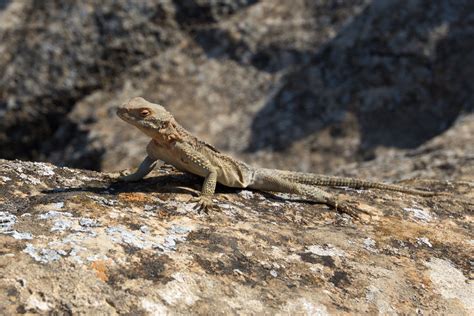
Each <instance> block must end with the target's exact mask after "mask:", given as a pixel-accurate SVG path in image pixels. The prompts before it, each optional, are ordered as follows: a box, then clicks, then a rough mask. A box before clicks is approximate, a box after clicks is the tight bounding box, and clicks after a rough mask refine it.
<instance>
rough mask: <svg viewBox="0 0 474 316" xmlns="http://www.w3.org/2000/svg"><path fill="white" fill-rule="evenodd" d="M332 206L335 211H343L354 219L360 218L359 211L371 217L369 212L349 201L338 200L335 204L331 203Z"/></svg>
mask: <svg viewBox="0 0 474 316" xmlns="http://www.w3.org/2000/svg"><path fill="white" fill-rule="evenodd" d="M333 207H334V208H335V209H336V211H337V212H340V213H345V214H347V215H349V216H350V217H352V218H355V219H360V214H361V213H362V214H365V215H368V216H370V217H372V215H371V214H370V213H369V212H367V211H366V210H363V209H361V208H359V207H357V206H354V205H353V203H350V202H338V203H336V204H335V205H333Z"/></svg>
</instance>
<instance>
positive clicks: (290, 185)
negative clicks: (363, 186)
mask: <svg viewBox="0 0 474 316" xmlns="http://www.w3.org/2000/svg"><path fill="white" fill-rule="evenodd" d="M249 187H250V188H252V189H257V190H261V191H273V192H282V193H293V194H298V195H302V196H305V197H307V198H309V199H311V201H313V202H316V203H322V204H326V205H329V206H331V207H333V208H335V209H336V210H337V211H340V212H343V213H346V214H348V215H350V216H352V217H355V218H359V215H358V212H363V213H365V214H368V213H367V212H366V211H363V210H359V209H356V208H354V207H352V206H351V205H350V204H348V203H347V202H344V201H339V200H338V199H337V198H336V197H335V196H333V195H331V194H329V193H328V192H326V191H323V190H321V189H319V188H317V187H314V186H311V185H306V184H301V183H296V182H292V181H288V180H286V179H284V178H283V177H280V176H278V175H276V174H270V173H267V172H256V174H255V178H254V181H253V183H252V184H251V185H250V186H249Z"/></svg>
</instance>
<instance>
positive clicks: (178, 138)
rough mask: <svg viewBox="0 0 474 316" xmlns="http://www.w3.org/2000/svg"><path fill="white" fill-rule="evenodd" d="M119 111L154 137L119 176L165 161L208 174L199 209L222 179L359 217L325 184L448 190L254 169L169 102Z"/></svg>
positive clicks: (140, 173) (135, 101)
mask: <svg viewBox="0 0 474 316" xmlns="http://www.w3.org/2000/svg"><path fill="white" fill-rule="evenodd" d="M117 115H118V117H120V118H121V119H122V120H124V121H125V122H127V123H129V124H131V125H133V126H135V127H137V128H138V129H139V130H140V131H142V132H143V133H144V134H145V135H147V136H148V137H150V138H151V140H150V142H149V143H148V145H147V147H146V152H147V156H146V157H145V159H144V160H143V161H142V163H141V164H140V165H139V167H138V168H137V169H136V171H135V172H134V173H131V174H130V173H129V174H127V173H125V172H122V173H121V176H120V177H119V178H118V179H119V180H120V181H126V182H130V181H139V180H141V179H142V178H144V177H145V176H146V175H148V174H149V173H150V172H151V171H152V170H153V169H154V168H155V167H157V166H158V165H159V164H160V163H163V162H166V163H168V164H171V165H173V166H174V167H176V168H177V169H179V170H181V171H185V172H190V173H192V174H195V175H198V176H201V177H203V178H204V182H203V185H202V189H201V193H200V195H199V196H198V197H194V198H192V199H191V200H190V201H191V202H193V203H196V206H195V208H196V209H197V210H198V211H202V210H204V211H206V212H208V211H209V210H210V209H212V208H213V207H214V205H213V201H212V196H213V194H214V193H215V189H216V184H217V182H218V183H220V184H223V185H225V186H228V187H233V188H240V189H244V188H249V189H255V190H260V191H268V192H283V193H293V194H298V195H301V196H304V197H306V198H309V199H310V200H311V201H313V202H316V203H322V204H326V205H328V206H330V207H333V208H335V209H336V210H338V211H341V212H344V213H347V214H349V215H351V216H353V217H359V216H358V214H357V210H356V209H355V208H354V207H353V206H352V205H351V204H350V203H348V202H347V201H341V200H338V199H337V198H336V197H334V195H332V194H330V193H328V192H326V191H324V190H322V189H321V188H319V187H320V186H330V187H350V188H362V189H370V188H374V189H380V190H389V191H398V192H402V193H407V194H414V195H420V196H425V197H429V196H434V195H437V194H442V193H444V192H431V191H425V190H418V189H413V188H409V187H405V186H400V185H395V184H388V183H382V182H373V181H367V180H363V179H357V178H345V177H335V176H326V175H318V174H313V173H304V172H296V171H287V170H276V169H267V168H257V167H253V166H250V165H249V164H247V163H245V162H243V161H240V160H237V159H234V158H233V157H231V156H230V155H226V154H224V153H221V152H220V151H219V150H217V149H216V148H215V147H214V146H212V145H210V144H208V143H206V142H205V141H203V140H201V139H199V138H197V137H196V136H194V135H192V134H191V133H190V132H188V131H187V130H186V129H185V128H184V127H182V126H181V125H180V124H178V122H177V121H176V120H175V118H174V117H173V115H172V114H171V113H170V112H169V111H167V110H166V108H165V107H164V106H162V105H159V104H155V103H151V102H149V101H147V100H145V99H144V98H142V97H135V98H132V99H130V100H129V101H128V102H126V103H124V104H123V105H121V106H119V107H118V109H117ZM358 211H359V212H364V213H366V212H365V211H362V210H358Z"/></svg>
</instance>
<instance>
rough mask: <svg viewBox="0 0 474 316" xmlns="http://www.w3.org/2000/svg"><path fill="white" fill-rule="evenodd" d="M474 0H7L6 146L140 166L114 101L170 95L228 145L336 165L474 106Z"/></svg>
mask: <svg viewBox="0 0 474 316" xmlns="http://www.w3.org/2000/svg"><path fill="white" fill-rule="evenodd" d="M473 6H474V2H473V1H471V0H459V1H451V0H440V1H428V0H420V1H411V2H410V3H409V4H408V3H407V2H404V1H397V0H374V1H369V0H357V1H332V0H331V1H325V0H318V1H307V0H294V1H286V0H272V1H266V0H265V1H264V0H261V1H258V0H186V1H181V0H180V1H176V0H159V1H158V0H155V1H146V2H144V3H142V4H141V5H138V4H137V3H136V2H133V1H115V0H104V1H101V2H100V3H99V2H96V1H92V0H85V1H76V2H74V3H68V4H66V3H64V2H62V1H20V0H16V1H14V0H12V1H2V2H1V5H0V69H2V70H3V71H1V72H0V117H1V119H2V124H1V125H0V156H1V157H3V158H9V159H13V158H23V159H28V160H47V161H50V162H54V163H55V164H58V165H65V166H75V167H81V168H88V169H94V170H108V171H112V170H119V169H122V168H126V167H131V166H133V165H134V164H136V163H137V162H138V161H139V160H140V159H141V158H142V157H139V156H140V155H139V153H140V152H142V151H141V150H142V148H143V145H144V143H145V142H146V140H145V139H144V138H141V137H140V136H139V135H138V133H137V132H135V131H134V130H133V129H130V128H128V127H127V126H126V125H124V124H123V123H121V122H119V121H118V120H117V119H116V118H115V117H114V113H113V110H112V108H113V107H114V106H116V105H118V104H121V103H122V102H124V101H125V100H127V99H128V98H130V97H132V96H137V95H140V96H144V97H146V98H147V99H150V100H151V101H154V102H159V103H162V104H164V105H166V106H167V107H168V108H169V109H170V111H171V112H173V113H174V114H175V116H176V117H177V119H178V121H180V122H181V123H182V124H183V125H185V127H187V128H188V129H190V130H191V131H192V132H193V133H195V134H197V135H199V136H200V137H202V138H204V139H206V140H207V141H208V142H210V143H212V144H214V145H216V146H217V147H218V148H220V149H221V150H224V151H227V152H230V153H232V154H234V155H238V156H239V157H241V158H245V160H247V161H251V162H253V163H256V164H259V165H261V166H266V167H279V168H291V169H298V170H303V171H308V170H312V171H320V172H327V171H329V170H331V171H332V170H334V168H336V167H341V166H343V165H345V164H347V163H350V162H354V161H360V160H366V159H373V158H376V157H382V156H383V154H384V153H386V152H387V151H388V152H389V153H390V152H392V151H398V152H403V150H405V149H413V148H417V147H418V146H419V145H421V144H424V143H425V142H427V141H429V140H430V139H432V138H433V137H435V136H436V135H439V134H441V133H443V132H444V131H446V130H448V129H449V128H450V127H451V126H452V125H453V124H454V122H456V120H457V119H458V118H460V117H462V116H463V115H466V114H468V113H471V112H472V111H473V109H474V108H473V104H474V92H473V91H474V87H473V83H472V82H473V81H472V77H473V76H474V60H473V58H474V57H473V56H474V55H473V54H472V51H473V49H474V18H473V16H472V12H474V8H473Z"/></svg>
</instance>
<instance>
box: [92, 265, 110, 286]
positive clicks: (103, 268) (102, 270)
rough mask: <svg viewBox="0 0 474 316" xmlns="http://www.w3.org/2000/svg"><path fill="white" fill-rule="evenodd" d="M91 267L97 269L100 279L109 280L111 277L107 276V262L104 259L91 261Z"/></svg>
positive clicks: (96, 272)
mask: <svg viewBox="0 0 474 316" xmlns="http://www.w3.org/2000/svg"><path fill="white" fill-rule="evenodd" d="M91 268H92V269H93V270H95V275H96V276H97V278H99V279H100V280H102V281H104V282H107V281H108V280H109V277H108V276H107V262H106V261H104V260H97V261H94V262H92V263H91Z"/></svg>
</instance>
